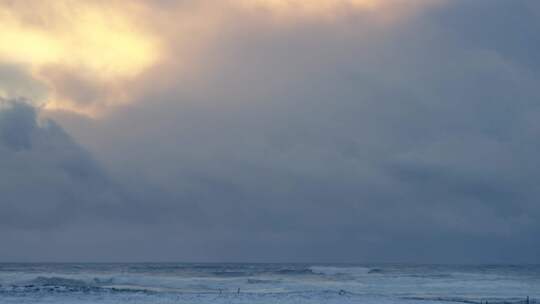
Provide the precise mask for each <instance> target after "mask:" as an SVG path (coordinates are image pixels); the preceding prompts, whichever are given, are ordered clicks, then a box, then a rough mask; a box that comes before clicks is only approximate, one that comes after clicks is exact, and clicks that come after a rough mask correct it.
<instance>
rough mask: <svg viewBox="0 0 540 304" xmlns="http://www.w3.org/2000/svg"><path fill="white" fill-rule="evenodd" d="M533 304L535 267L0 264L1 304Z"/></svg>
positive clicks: (539, 288) (539, 269) (538, 272)
mask: <svg viewBox="0 0 540 304" xmlns="http://www.w3.org/2000/svg"><path fill="white" fill-rule="evenodd" d="M526 296H529V297H530V298H531V303H533V301H534V300H536V303H537V304H540V266H489V265H486V266H442V265H416V266H412V265H313V264H0V303H194V304H195V303H382V304H385V303H388V304H392V303H404V304H405V303H426V304H429V303H449V302H455V303H479V302H480V301H486V300H487V301H489V302H490V303H494V304H495V303H503V302H516V301H523V300H524V299H525V297H526Z"/></svg>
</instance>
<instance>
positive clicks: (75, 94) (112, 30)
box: [0, 0, 438, 115]
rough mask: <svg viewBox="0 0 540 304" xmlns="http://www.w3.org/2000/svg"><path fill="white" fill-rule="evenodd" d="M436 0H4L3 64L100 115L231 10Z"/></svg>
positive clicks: (311, 12)
mask: <svg viewBox="0 0 540 304" xmlns="http://www.w3.org/2000/svg"><path fill="white" fill-rule="evenodd" d="M436 1H438V0H309V1H306V0H222V1H221V0H220V1H214V0H211V1H210V0H188V1H177V2H174V1H173V2H168V3H167V4H164V3H162V4H158V3H153V2H149V1H142V0H131V1H129V0H108V1H105V0H55V1H41V0H17V1H13V0H0V65H1V64H9V65H18V66H22V67H24V68H26V69H27V70H28V71H29V73H30V74H31V75H32V76H33V77H34V78H35V79H36V80H39V81H40V82H41V83H42V84H44V85H46V86H47V87H48V90H49V93H48V96H47V98H46V99H45V100H41V102H42V103H44V104H45V107H46V108H48V109H61V110H69V111H75V112H79V113H84V114H88V115H97V114H100V113H101V112H103V111H105V109H107V108H108V107H110V106H115V105H118V104H122V103H124V102H129V101H130V100H132V99H133V94H134V93H133V92H134V91H135V90H134V87H135V86H138V82H137V79H138V78H141V77H143V75H144V73H145V71H148V70H149V69H151V68H152V67H154V66H156V65H158V64H160V63H163V62H172V61H178V60H179V59H178V58H177V57H184V58H181V59H180V60H182V61H183V62H190V58H185V57H190V56H191V54H195V53H197V51H193V49H194V48H196V47H195V46H197V47H201V46H203V45H205V42H204V41H205V39H206V40H210V39H211V37H213V36H214V35H215V32H219V30H220V28H221V25H222V22H234V18H227V17H226V16H227V14H229V13H230V14H232V15H234V14H238V12H247V13H248V14H253V13H256V14H262V15H263V16H266V17H271V18H274V17H279V18H280V19H279V20H281V21H282V22H284V23H288V22H289V21H296V20H298V19H299V18H302V17H308V18H314V17H315V18H319V17H325V18H326V17H335V16H336V15H339V14H337V12H349V11H351V10H353V11H360V10H361V11H364V12H371V13H373V14H374V15H380V16H389V15H394V13H395V12H398V11H404V9H403V8H404V7H412V6H415V5H417V4H419V3H432V2H436ZM224 16H225V17H224ZM231 20H233V21H231ZM171 58H174V60H172V59H171ZM175 68H177V67H175ZM1 90H2V88H1V87H0V91H1Z"/></svg>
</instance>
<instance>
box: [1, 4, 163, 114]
mask: <svg viewBox="0 0 540 304" xmlns="http://www.w3.org/2000/svg"><path fill="white" fill-rule="evenodd" d="M129 12H130V11H129V10H127V9H126V8H125V7H119V6H115V5H113V4H108V5H107V6H105V5H104V4H100V3H99V2H95V1H74V0H62V1H60V0H59V1H24V0H23V1H20V2H13V1H7V2H6V1H2V0H0V62H4V63H9V64H17V65H22V66H26V67H28V68H29V69H30V71H31V72H32V73H33V74H34V75H35V76H36V77H37V78H42V79H43V80H44V82H49V79H48V77H47V75H46V74H45V73H43V72H42V71H43V70H44V69H49V68H54V69H66V70H71V71H77V73H78V74H82V75H91V78H92V81H93V82H95V83H98V84H99V83H102V84H103V85H106V86H108V85H109V83H111V82H119V81H123V80H126V79H131V78H134V77H136V76H137V75H139V74H140V73H141V72H142V71H144V70H145V69H147V68H148V67H150V66H151V65H152V64H154V63H155V62H156V61H157V60H158V56H159V50H158V46H157V42H156V39H155V38H154V37H152V36H150V35H149V34H145V33H144V31H143V30H141V29H140V28H138V27H136V25H135V21H134V20H133V17H132V15H130V14H128V13H129ZM53 90H54V88H53ZM52 95H54V92H53V94H52ZM56 95H61V93H58V94H56ZM57 97H58V96H57ZM49 102H50V104H51V105H52V104H55V105H56V107H58V108H62V102H61V101H58V100H51V101H49ZM80 110H81V111H80V112H84V111H85V110H86V109H83V107H81V109H80Z"/></svg>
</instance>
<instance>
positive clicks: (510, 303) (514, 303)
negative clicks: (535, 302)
mask: <svg viewBox="0 0 540 304" xmlns="http://www.w3.org/2000/svg"><path fill="white" fill-rule="evenodd" d="M402 299H404V300H414V301H438V302H450V303H465V304H482V303H486V302H488V303H490V304H525V303H526V300H524V299H518V298H482V299H479V298H461V297H403V298H402Z"/></svg>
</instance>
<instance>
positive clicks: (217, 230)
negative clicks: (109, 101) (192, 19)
mask: <svg viewBox="0 0 540 304" xmlns="http://www.w3.org/2000/svg"><path fill="white" fill-rule="evenodd" d="M475 3H476V4H470V2H468V1H455V2H453V3H452V4H449V5H447V6H442V7H438V8H436V9H432V10H430V11H428V12H425V13H424V14H422V15H420V16H418V17H417V18H416V19H414V20H409V21H408V22H406V23H404V24H402V25H401V26H400V27H399V28H398V29H394V30H391V31H379V30H377V29H374V28H372V27H370V26H369V24H365V23H364V22H363V20H362V19H361V17H359V16H351V17H350V18H346V19H345V20H342V21H336V22H333V23H330V24H328V23H325V24H312V23H310V24H305V25H304V24H299V25H298V26H296V27H294V28H293V29H289V30H287V31H284V30H283V29H282V28H275V27H272V26H268V25H267V24H260V23H257V22H256V21H254V20H237V21H236V23H234V24H231V25H229V28H225V29H223V35H222V36H220V37H221V40H219V41H218V42H216V47H215V48H212V49H209V50H207V51H206V53H203V54H201V56H200V57H201V58H204V59H205V60H208V61H211V64H210V63H209V64H208V65H207V67H206V69H205V70H202V71H199V73H198V74H197V75H196V77H195V76H194V77H193V78H189V77H187V76H183V77H179V79H181V81H179V82H178V83H176V84H175V85H174V86H172V87H171V88H170V89H169V90H166V91H164V92H157V93H152V94H150V93H149V94H147V95H146V96H144V97H141V99H140V100H139V102H137V103H135V104H133V105H131V106H127V107H125V108H122V109H118V110H117V111H116V112H115V113H112V114H111V115H109V116H108V117H106V118H104V119H103V120H101V121H99V122H96V123H91V122H90V123H83V122H81V121H80V120H77V119H74V118H72V119H66V117H61V116H58V117H57V119H58V120H59V121H60V122H62V123H63V125H64V126H65V128H66V129H67V130H70V132H72V133H73V134H74V136H75V138H77V139H79V140H80V141H81V143H83V144H84V146H85V147H87V148H88V149H89V150H90V151H92V155H93V156H94V157H96V158H97V159H99V162H100V164H102V165H103V166H104V167H105V168H107V171H108V172H109V174H110V176H112V177H113V178H114V180H115V181H116V182H117V183H119V185H117V186H115V189H125V190H124V191H125V192H126V193H128V194H126V196H125V197H123V198H122V202H123V205H122V206H125V208H124V209H123V210H122V211H123V212H124V213H125V212H127V213H129V216H128V217H127V218H126V217H125V215H122V213H123V212H121V211H118V210H116V211H115V209H111V211H110V212H105V214H107V213H113V214H115V215H116V216H118V217H119V218H123V219H124V220H123V222H113V223H109V224H107V225H105V226H104V227H108V228H109V229H110V230H107V229H105V228H102V229H99V231H102V232H103V231H106V232H103V233H100V235H99V238H96V237H94V236H95V235H96V233H95V232H92V231H91V229H89V228H87V227H86V226H84V225H83V224H80V225H76V227H75V228H74V229H75V230H74V231H79V234H80V235H85V236H86V238H87V239H91V240H92V241H91V242H92V243H93V244H101V247H104V246H106V244H107V246H109V245H111V243H115V241H118V240H122V239H125V240H124V242H122V243H121V244H122V246H114V245H113V246H111V247H110V248H111V249H110V250H108V251H107V250H105V251H102V252H99V253H100V255H99V257H98V258H100V259H107V258H111V256H112V257H115V256H119V255H120V256H122V257H123V258H125V259H128V260H130V259H131V260H133V259H139V260H148V259H154V260H155V259H158V260H213V261H216V260H218V261H220V260H229V261H230V260H237V261H238V260H244V261H246V260H247V261H314V260H318V261H380V260H382V261H413V262H486V263H489V262H507V263H508V262H516V263H518V262H538V257H539V256H540V246H539V244H538V242H537V241H536V240H537V235H538V233H539V232H540V226H539V223H540V221H539V220H540V208H539V205H538V203H537V201H538V198H539V197H540V191H539V190H540V189H539V187H538V186H537V185H536V181H537V180H538V179H540V171H539V170H538V167H539V166H538V165H539V164H538V160H537V151H538V148H539V144H540V141H539V138H540V137H539V135H540V125H539V124H538V121H540V120H539V118H540V108H539V107H538V106H537V101H538V100H539V98H540V93H539V92H538V89H537V85H538V79H537V76H536V75H537V72H538V69H537V67H536V65H535V62H536V61H537V60H538V58H537V57H536V56H534V55H533V54H530V53H527V54H525V55H524V53H523V51H524V49H522V48H521V47H520V46H516V45H514V44H513V41H514V39H515V35H524V37H526V38H529V39H533V40H534V35H533V34H532V33H531V32H522V31H521V29H522V24H521V25H519V24H516V23H515V22H512V21H511V20H515V19H511V20H510V21H507V23H508V24H504V25H505V26H503V28H504V32H503V33H504V35H502V36H501V37H499V36H498V37H491V36H490V35H489V34H490V31H492V27H494V26H496V25H498V24H499V23H501V22H502V21H501V20H502V19H500V18H502V17H503V16H504V15H508V14H510V15H511V16H517V15H518V12H520V11H521V10H525V9H527V8H530V7H533V8H534V7H536V4H535V3H536V2H534V1H516V2H512V3H514V6H512V9H511V10H506V9H504V8H505V7H506V6H507V5H509V4H508V2H504V1H493V2H491V1H489V2H488V1H478V2H475ZM487 7H489V8H493V10H489V11H490V13H489V14H488V16H487V17H486V16H485V11H486V10H487ZM516 10H517V12H516ZM480 16H483V17H484V18H480ZM525 16H529V17H527V18H524V20H523V21H522V23H526V24H529V25H530V26H538V24H539V23H538V21H537V20H538V19H537V18H536V19H535V18H532V17H530V15H528V14H526V15H525ZM516 18H517V17H516ZM462 24H470V25H474V31H468V28H463V26H462ZM483 34H485V35H486V36H484V35H483ZM480 37H483V38H480ZM489 37H491V38H489ZM505 37H506V38H505ZM523 39H524V40H523V41H525V38H523ZM520 41H521V40H520ZM510 44H512V46H510ZM217 46H219V47H217ZM531 47H533V48H534V47H535V46H534V45H531ZM186 79H188V81H186ZM18 132H20V131H18ZM17 138H18V137H17ZM30 143H34V142H33V141H30ZM12 145H13V144H12ZM19 145H21V144H19ZM23 146H24V145H23ZM33 149H35V148H33ZM11 153H13V152H11ZM27 170H29V169H27ZM55 235H56V237H57V240H58V242H59V243H60V244H63V246H64V247H69V244H70V242H75V243H78V244H79V243H81V241H80V240H78V239H77V236H76V235H77V234H75V232H73V234H70V233H69V232H65V231H63V232H58V234H55ZM14 242H16V241H14ZM82 243H83V244H84V242H82ZM158 251H159V252H158ZM90 252H92V251H90ZM95 252H97V251H95ZM64 255H65V256H70V255H69V252H68V253H64ZM73 255H75V256H85V255H84V253H73Z"/></svg>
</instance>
